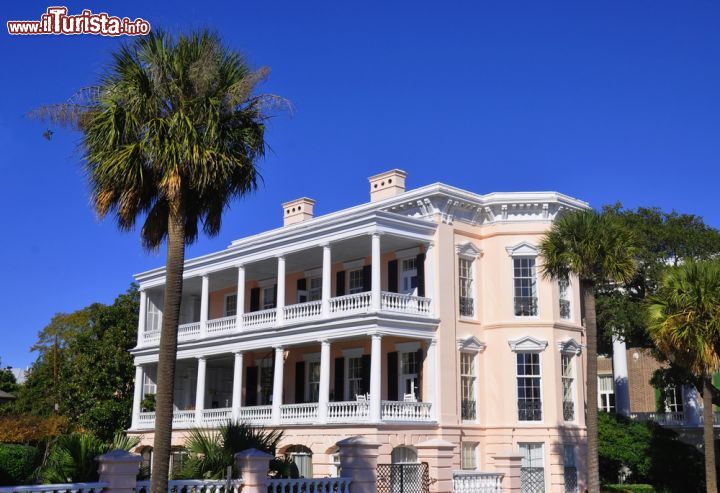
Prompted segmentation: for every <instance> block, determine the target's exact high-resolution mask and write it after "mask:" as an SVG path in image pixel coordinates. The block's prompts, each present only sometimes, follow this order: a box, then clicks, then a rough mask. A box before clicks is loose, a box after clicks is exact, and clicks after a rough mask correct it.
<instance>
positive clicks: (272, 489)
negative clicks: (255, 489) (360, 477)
mask: <svg viewBox="0 0 720 493" xmlns="http://www.w3.org/2000/svg"><path fill="white" fill-rule="evenodd" d="M350 483H351V480H350V479H349V478H300V479H271V480H269V481H268V492H269V493H350Z"/></svg>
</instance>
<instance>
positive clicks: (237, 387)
mask: <svg viewBox="0 0 720 493" xmlns="http://www.w3.org/2000/svg"><path fill="white" fill-rule="evenodd" d="M242 376H243V352H242V351H236V352H235V367H234V368H233V394H232V419H233V421H237V420H238V418H239V417H240V408H241V407H242V384H243V381H242Z"/></svg>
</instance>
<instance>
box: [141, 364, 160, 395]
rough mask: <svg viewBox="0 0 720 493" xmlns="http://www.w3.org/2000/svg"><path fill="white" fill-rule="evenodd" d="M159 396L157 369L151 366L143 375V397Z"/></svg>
mask: <svg viewBox="0 0 720 493" xmlns="http://www.w3.org/2000/svg"><path fill="white" fill-rule="evenodd" d="M148 394H157V367H156V366H151V367H147V368H146V369H145V372H144V373H143V395H144V396H145V395H148Z"/></svg>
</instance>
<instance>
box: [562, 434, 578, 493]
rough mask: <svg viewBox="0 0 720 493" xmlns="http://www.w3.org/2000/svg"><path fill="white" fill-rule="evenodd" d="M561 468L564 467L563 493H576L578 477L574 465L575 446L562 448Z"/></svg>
mask: <svg viewBox="0 0 720 493" xmlns="http://www.w3.org/2000/svg"><path fill="white" fill-rule="evenodd" d="M563 466H564V467H565V471H564V476H565V478H564V479H565V493H577V491H578V477H577V467H576V465H575V446H574V445H564V446H563Z"/></svg>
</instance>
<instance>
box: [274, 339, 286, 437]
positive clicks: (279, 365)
mask: <svg viewBox="0 0 720 493" xmlns="http://www.w3.org/2000/svg"><path fill="white" fill-rule="evenodd" d="M284 364H285V349H284V348H283V347H282V346H279V347H276V348H275V372H274V375H273V394H272V423H273V424H274V425H278V424H280V406H282V395H283V376H284V375H283V365H284Z"/></svg>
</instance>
